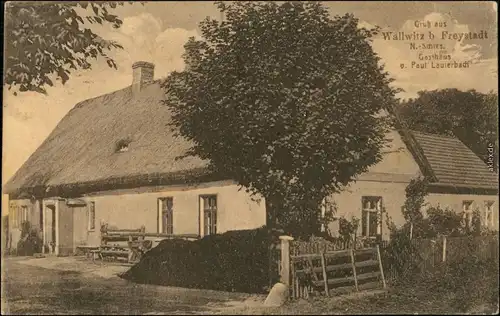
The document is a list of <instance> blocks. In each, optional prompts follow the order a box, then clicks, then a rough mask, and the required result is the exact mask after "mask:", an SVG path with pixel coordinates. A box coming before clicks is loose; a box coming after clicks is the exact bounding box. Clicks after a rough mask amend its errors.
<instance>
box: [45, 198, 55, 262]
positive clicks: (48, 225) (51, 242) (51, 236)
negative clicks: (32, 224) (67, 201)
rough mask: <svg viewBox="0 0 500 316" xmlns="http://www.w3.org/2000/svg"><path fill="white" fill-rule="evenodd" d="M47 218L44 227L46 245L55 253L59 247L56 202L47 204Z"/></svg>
mask: <svg viewBox="0 0 500 316" xmlns="http://www.w3.org/2000/svg"><path fill="white" fill-rule="evenodd" d="M45 208H46V212H45V215H46V219H45V227H44V236H45V245H46V246H48V248H49V253H55V252H56V249H57V233H56V231H57V221H56V218H57V212H56V206H55V205H54V204H46V205H45Z"/></svg>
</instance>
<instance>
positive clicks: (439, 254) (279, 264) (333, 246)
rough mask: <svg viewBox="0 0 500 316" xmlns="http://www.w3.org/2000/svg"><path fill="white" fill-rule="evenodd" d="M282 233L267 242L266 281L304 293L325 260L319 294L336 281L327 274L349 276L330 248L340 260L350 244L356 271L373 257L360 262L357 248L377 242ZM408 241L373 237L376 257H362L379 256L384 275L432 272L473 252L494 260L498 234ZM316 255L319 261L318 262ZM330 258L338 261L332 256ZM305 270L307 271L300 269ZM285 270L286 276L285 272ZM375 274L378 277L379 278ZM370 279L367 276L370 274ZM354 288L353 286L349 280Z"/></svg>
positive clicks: (318, 278)
mask: <svg viewBox="0 0 500 316" xmlns="http://www.w3.org/2000/svg"><path fill="white" fill-rule="evenodd" d="M280 238H282V237H280ZM286 238H290V237H286ZM286 238H285V240H281V241H279V242H278V243H276V242H273V243H272V244H271V248H270V256H269V260H270V265H269V276H270V277H269V280H270V282H269V285H270V287H272V286H273V285H274V284H275V283H276V282H284V283H285V284H288V285H289V286H290V287H291V288H292V290H291V291H292V292H291V294H292V296H294V297H307V296H308V295H309V293H311V291H318V285H319V284H320V283H321V284H323V285H324V277H323V265H325V268H326V273H327V274H328V277H327V280H328V282H330V283H328V286H329V287H328V292H326V288H324V287H323V288H324V290H322V291H321V292H323V293H325V294H332V293H333V292H335V291H332V290H330V287H333V286H334V285H339V284H338V283H337V281H330V280H331V279H332V278H333V279H335V277H337V276H339V275H340V276H341V277H344V278H347V279H346V280H350V281H353V280H354V279H353V278H354V271H352V269H351V271H350V270H349V267H352V262H350V261H349V262H347V261H346V262H342V260H343V259H340V257H339V256H338V255H332V254H334V253H343V255H344V260H345V258H348V257H347V256H346V254H348V253H350V251H351V249H352V251H353V253H354V257H355V258H354V259H355V260H354V262H355V263H356V264H357V265H356V268H363V270H362V271H360V272H358V271H356V273H359V274H363V273H364V272H365V267H363V266H364V265H365V264H366V265H368V266H370V265H371V267H372V268H376V265H375V264H374V261H368V262H365V261H363V258H362V257H358V254H359V253H362V252H363V251H364V249H376V248H377V246H376V245H374V244H373V241H371V240H363V239H359V240H357V241H356V242H354V243H343V242H341V241H334V242H331V241H326V240H314V241H308V242H304V241H295V240H286ZM411 243H412V247H410V248H408V249H411V251H410V250H408V249H403V250H398V249H391V248H390V247H392V246H391V244H390V243H389V242H387V241H382V242H379V243H378V248H379V252H380V256H378V255H377V256H376V259H373V258H372V259H368V260H379V261H381V266H382V267H381V268H380V269H379V271H381V273H383V274H384V278H383V279H384V281H387V282H393V281H396V280H398V279H399V278H401V277H402V276H403V277H404V273H405V272H410V273H432V272H435V271H437V270H439V269H442V268H443V267H445V266H446V265H451V264H454V263H458V262H462V261H463V260H464V259H465V258H466V257H472V256H473V257H476V258H477V259H478V260H496V261H498V260H499V238H498V235H489V236H479V237H440V238H435V239H413V240H412V241H411ZM351 246H352V247H351ZM284 247H285V248H284ZM286 253H288V258H289V259H288V261H286V262H283V259H282V258H283V256H285V258H286ZM334 257H336V258H334ZM341 257H342V256H341ZM305 258H306V259H305ZM310 259H311V260H312V264H311V262H310ZM285 260H286V259H285ZM322 260H324V261H325V262H324V263H322ZM335 260H338V261H337V262H335ZM332 266H334V267H332ZM368 266H367V267H366V268H367V269H368ZM311 269H312V270H311ZM332 269H333V270H335V271H339V270H343V272H335V273H337V274H335V273H333V272H332V271H333V270H332ZM405 269H408V270H405ZM409 269H411V270H409ZM306 271H308V272H309V273H305V272H306ZM310 272H313V273H310ZM369 272H370V271H369ZM372 272H373V271H372ZM307 274H308V275H309V276H310V277H311V279H310V280H309V279H307V278H308V277H306V276H305V275H307ZM287 275H288V276H289V277H286V276H287ZM380 277H381V276H379V281H381V279H380ZM349 278H350V279H349ZM363 278H364V277H362V278H361V279H363ZM371 280H372V281H373V279H371ZM363 281H364V280H360V283H359V284H358V288H361V289H362V288H363V286H361V287H359V285H360V284H361V283H362V282H363ZM318 282H319V283H318ZM338 282H340V281H338ZM368 283H370V282H368ZM340 285H342V284H340ZM344 285H345V284H344ZM368 285H370V284H368ZM346 289H353V284H348V285H347V288H346ZM354 289H356V286H355V284H354Z"/></svg>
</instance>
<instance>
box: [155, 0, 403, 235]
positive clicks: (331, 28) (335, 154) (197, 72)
mask: <svg viewBox="0 0 500 316" xmlns="http://www.w3.org/2000/svg"><path fill="white" fill-rule="evenodd" d="M217 5H218V8H219V9H220V10H221V11H222V12H223V14H224V16H225V20H224V21H222V22H221V21H216V20H211V19H206V20H204V21H203V22H202V23H201V24H200V28H201V33H202V39H201V40H195V39H194V38H191V39H190V40H189V41H188V43H186V45H185V50H186V51H185V56H184V59H185V63H186V70H185V71H182V72H174V73H172V74H171V76H170V77H169V78H168V79H167V80H166V81H165V83H164V84H163V87H164V89H165V91H166V96H167V97H166V99H167V100H166V104H168V105H169V107H170V108H171V110H172V112H173V125H174V126H175V129H176V130H178V131H180V134H181V135H182V136H184V137H186V138H187V139H189V140H190V141H192V142H193V144H194V145H193V147H192V148H191V150H190V151H189V152H188V155H196V156H199V157H201V158H204V159H209V160H210V169H211V171H213V172H216V173H222V174H224V175H225V176H227V177H228V178H232V179H234V180H237V181H238V182H239V184H240V185H241V186H242V187H245V188H246V189H247V190H248V191H249V192H251V193H254V194H256V193H258V194H260V195H261V196H263V197H265V198H266V202H267V203H268V207H269V208H273V209H274V210H275V211H276V212H275V214H276V220H277V222H279V223H281V225H283V227H287V230H288V232H292V233H295V235H296V236H297V235H300V234H302V233H304V232H305V234H306V235H307V234H311V233H313V232H316V231H317V230H318V229H319V224H318V223H319V217H320V215H319V206H320V204H321V201H322V200H323V198H324V197H325V196H328V195H329V194H331V193H332V192H335V191H338V190H340V189H341V187H342V186H344V185H346V184H347V183H349V182H350V181H351V180H352V179H353V178H354V177H355V176H356V175H358V174H360V173H362V172H364V171H366V170H367V168H368V167H369V166H371V165H373V164H375V163H376V162H378V161H379V160H380V159H381V150H382V145H383V143H384V141H385V137H384V135H385V132H386V124H385V123H386V122H385V121H386V120H385V119H384V118H383V117H380V116H379V115H378V114H379V113H380V111H381V110H382V108H383V107H384V106H385V105H387V104H388V103H391V102H394V100H393V98H394V95H395V93H396V92H397V91H395V90H393V89H392V88H390V86H389V83H390V82H391V79H390V78H388V75H387V73H386V72H384V71H383V67H382V66H380V65H379V64H378V62H379V57H378V56H377V55H376V54H375V53H374V52H373V50H372V47H371V45H370V40H371V37H372V35H373V34H374V33H376V32H377V29H372V30H368V29H365V28H358V20H357V19H356V18H355V17H354V16H352V15H351V14H346V15H344V16H336V17H333V18H332V17H330V15H329V13H328V11H327V9H326V8H325V7H324V6H323V5H322V4H320V3H317V2H286V3H283V4H279V3H275V2H266V3H263V2H236V3H231V4H227V3H222V2H218V3H217ZM269 208H268V211H269Z"/></svg>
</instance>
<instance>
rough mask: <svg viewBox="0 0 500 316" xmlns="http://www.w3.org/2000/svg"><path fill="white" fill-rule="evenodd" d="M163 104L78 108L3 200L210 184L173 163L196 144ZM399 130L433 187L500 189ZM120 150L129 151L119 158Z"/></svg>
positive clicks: (431, 140) (142, 96) (200, 165)
mask: <svg viewBox="0 0 500 316" xmlns="http://www.w3.org/2000/svg"><path fill="white" fill-rule="evenodd" d="M163 97H164V95H163V91H162V89H161V87H160V85H159V82H154V83H152V84H149V85H148V86H145V87H144V88H142V90H141V91H140V92H138V93H137V94H133V93H132V89H131V87H128V88H125V89H122V90H119V91H116V92H113V93H109V94H105V95H102V96H100V97H97V98H93V99H89V100H86V101H83V102H80V103H78V104H77V105H76V106H75V107H74V108H73V109H72V110H71V111H70V112H69V113H68V114H67V115H66V116H65V117H64V118H63V119H62V120H61V122H60V123H59V124H58V125H57V127H56V128H55V129H54V131H53V132H52V133H51V134H50V135H49V136H48V138H47V139H46V140H45V141H44V142H43V143H42V145H41V146H40V147H39V148H38V149H37V150H36V151H35V152H34V153H33V155H31V157H29V159H28V160H27V161H26V162H25V163H24V165H23V166H22V167H21V168H20V169H19V170H18V171H17V173H16V174H15V175H14V176H13V177H12V178H11V179H10V180H9V182H8V183H7V184H6V186H5V187H4V193H8V194H12V195H18V194H20V193H22V192H29V193H30V194H34V195H49V196H51V195H57V194H59V195H65V196H66V195H71V194H74V195H78V194H81V193H84V192H93V191H101V190H106V189H116V188H122V187H127V186H128V187H137V186H141V185H162V184H174V183H185V182H186V181H191V180H193V179H194V180H195V181H200V182H201V181H209V180H213V179H214V177H213V175H210V174H209V173H208V172H207V169H206V167H207V165H208V162H207V161H202V160H201V159H199V158H196V157H188V158H183V159H176V158H177V157H179V156H182V155H183V154H185V152H186V150H187V149H188V148H189V147H190V146H191V144H190V143H189V142H188V141H187V140H186V139H184V138H182V137H176V136H174V132H172V130H171V127H170V126H168V123H169V122H171V113H170V112H169V109H168V107H167V106H166V105H165V104H163V103H162V100H163ZM396 117H397V115H396ZM400 125H401V124H400ZM398 130H399V132H400V134H401V135H402V136H403V139H404V140H405V143H406V145H407V147H408V149H409V150H410V152H411V153H412V155H413V157H414V158H415V160H416V161H417V163H418V164H419V166H420V169H421V170H422V172H423V173H424V175H426V177H427V178H428V179H430V180H431V182H434V183H436V184H439V185H445V186H455V187H467V188H485V189H495V188H498V182H497V176H496V174H494V173H492V172H490V171H489V170H488V169H487V167H486V165H485V164H484V163H483V162H482V161H481V160H480V159H479V158H478V157H477V156H476V155H475V154H474V153H472V152H471V151H470V149H469V148H467V147H466V146H465V145H464V144H463V143H462V142H460V141H459V140H458V139H456V138H453V137H444V136H437V135H426V134H422V133H418V132H411V131H408V130H407V129H406V128H405V127H404V126H403V125H401V126H399V127H398ZM120 147H125V148H126V149H127V150H125V151H123V152H117V149H118V148H120ZM215 179H218V180H221V179H219V178H217V177H215ZM61 188H64V189H61ZM61 190H62V192H64V194H61Z"/></svg>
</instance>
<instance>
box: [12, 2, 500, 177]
mask: <svg viewBox="0 0 500 316" xmlns="http://www.w3.org/2000/svg"><path fill="white" fill-rule="evenodd" d="M324 5H325V6H327V7H328V9H329V11H330V13H331V14H332V15H342V14H345V13H352V14H354V16H355V17H357V18H358V19H359V20H360V27H361V26H380V27H381V30H382V31H383V32H390V31H392V32H406V34H412V32H428V31H432V32H434V33H435V34H436V36H437V37H438V38H437V39H436V40H435V41H433V42H432V43H434V42H435V43H439V44H442V45H444V46H445V47H446V54H449V55H450V56H451V58H452V59H453V60H454V61H456V62H463V61H470V62H471V64H470V67H469V68H459V69H412V68H411V61H418V51H412V50H410V49H409V42H408V41H404V40H403V41H393V40H384V39H383V36H382V35H380V36H378V37H377V38H375V39H374V41H373V43H372V46H373V49H374V51H375V52H376V53H377V54H378V55H379V56H380V57H381V59H382V62H383V63H384V65H385V69H386V71H388V72H389V74H390V76H391V77H393V78H394V79H395V81H394V83H393V84H394V85H395V86H396V87H399V88H402V89H404V92H402V93H400V94H399V95H398V96H399V97H400V98H403V99H404V98H409V97H414V96H415V95H416V93H417V92H418V91H420V90H434V89H443V88H458V89H462V90H467V89H476V90H478V91H480V92H488V91H491V90H494V91H496V90H497V86H498V69H497V41H496V38H497V35H496V34H497V5H496V3H495V2H488V1H482V2H472V1H468V2H417V1H415V2H375V1H373V2H356V1H349V2H325V3H324ZM114 14H116V15H118V16H119V17H121V18H122V19H123V26H122V27H121V28H120V29H118V30H115V29H112V28H111V27H100V28H98V29H95V31H96V32H97V33H98V34H100V35H101V36H103V37H104V38H107V39H114V40H116V41H118V42H119V43H120V44H122V45H123V46H124V49H123V50H117V51H113V52H112V53H110V55H111V56H112V57H113V58H114V59H115V61H116V62H117V65H118V70H114V69H110V68H109V67H108V66H107V65H106V63H105V61H104V60H96V61H95V62H94V63H93V66H92V68H91V69H90V70H85V71H84V70H81V71H78V72H75V73H73V74H72V76H71V77H70V80H69V81H68V82H67V83H66V84H65V85H62V84H60V83H58V84H56V85H55V86H54V87H48V89H47V92H48V94H47V95H41V94H37V93H31V92H28V93H21V94H18V95H17V96H14V95H13V94H12V92H9V91H7V90H6V89H4V95H3V98H4V100H3V101H4V102H3V104H4V105H3V155H2V166H3V172H2V184H5V182H6V181H7V180H8V179H9V178H10V177H11V176H12V175H13V174H14V173H15V172H16V170H17V169H19V168H20V167H21V165H22V164H23V163H24V162H25V161H26V160H27V159H28V157H29V156H30V155H31V154H32V153H33V152H34V151H35V150H36V149H37V148H38V146H39V145H40V144H41V143H42V142H43V141H44V139H45V138H46V137H47V136H48V135H49V133H50V132H51V131H52V130H53V129H54V128H55V127H56V125H57V124H58V122H59V121H60V120H61V119H62V118H63V117H64V115H65V114H66V113H67V112H68V111H69V110H70V109H71V108H73V106H74V105H75V104H76V103H78V102H80V101H83V100H85V99H88V98H92V97H95V96H98V95H101V94H105V93H108V92H112V91H115V90H118V89H121V88H124V87H126V86H128V85H130V84H131V82H132V69H131V66H132V63H133V62H135V61H138V60H145V61H150V62H153V63H154V64H155V65H156V68H155V78H161V77H165V76H167V75H168V74H169V73H170V72H172V71H174V70H182V69H183V67H184V63H183V60H182V54H183V45H184V43H185V42H186V41H187V40H188V38H189V37H191V36H194V37H199V36H200V30H199V28H198V23H199V22H200V21H202V20H203V19H204V18H205V17H207V16H209V17H212V18H216V19H220V17H221V15H220V13H219V11H218V10H217V8H216V7H215V5H214V4H213V3H212V2H148V3H145V4H144V5H141V4H139V3H134V4H127V5H125V6H123V7H119V8H117V9H116V10H115V11H114ZM416 21H417V22H418V21H429V22H431V23H432V25H434V23H435V22H441V23H443V22H446V27H445V28H437V27H434V26H433V28H430V29H429V28H422V27H417V25H416V24H415V22H416ZM417 24H418V23H417ZM442 31H446V32H448V34H454V33H468V32H480V31H485V32H487V34H488V38H487V39H484V38H483V39H478V40H458V39H453V38H452V39H444V40H442V39H441V38H439V37H440V34H441V32H442ZM427 42H428V43H431V42H429V41H427ZM401 64H405V68H404V69H402V68H401Z"/></svg>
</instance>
